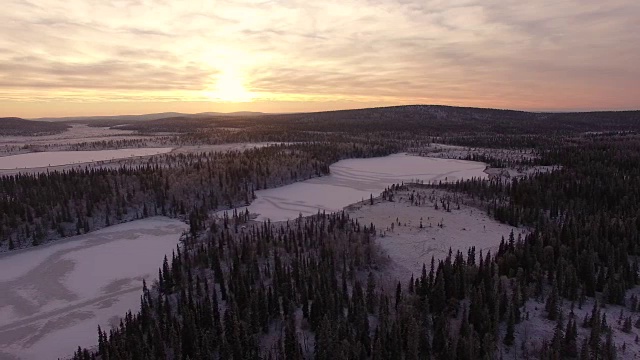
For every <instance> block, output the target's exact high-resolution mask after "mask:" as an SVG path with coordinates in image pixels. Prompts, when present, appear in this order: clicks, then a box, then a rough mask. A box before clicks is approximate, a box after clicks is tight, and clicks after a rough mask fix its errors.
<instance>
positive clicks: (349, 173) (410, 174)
mask: <svg viewBox="0 0 640 360" xmlns="http://www.w3.org/2000/svg"><path fill="white" fill-rule="evenodd" d="M485 168H486V164H484V163H480V162H474V161H464V160H452V159H436V158H429V157H421V156H414V155H408V154H406V153H401V154H394V155H390V156H386V157H378V158H369V159H349V160H342V161H339V162H337V163H335V164H333V165H331V168H330V169H331V175H329V176H323V177H319V178H314V179H310V180H307V181H303V182H297V183H294V184H291V185H286V186H282V187H278V188H273V189H266V190H259V191H256V200H255V201H253V202H252V203H251V204H250V206H248V207H243V208H239V209H238V211H243V212H244V211H245V209H247V208H248V210H249V212H250V213H252V214H258V216H257V219H256V220H258V221H266V220H267V219H268V220H271V221H285V220H291V219H295V218H297V217H298V216H299V215H300V214H302V215H303V216H308V215H313V214H316V213H317V212H318V211H326V212H335V211H340V210H342V209H343V208H344V207H345V206H347V205H350V204H353V203H356V202H358V201H361V200H363V199H368V198H369V197H370V196H371V195H373V196H378V195H379V194H380V193H381V192H382V191H384V189H385V188H387V187H389V186H391V185H392V184H400V183H402V182H410V181H415V180H421V181H424V182H431V181H440V180H442V181H456V180H460V179H470V178H472V177H476V178H487V174H486V173H484V169H485ZM227 212H228V213H230V211H228V210H227ZM222 213H223V212H220V215H222Z"/></svg>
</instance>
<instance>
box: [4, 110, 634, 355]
mask: <svg viewBox="0 0 640 360" xmlns="http://www.w3.org/2000/svg"><path fill="white" fill-rule="evenodd" d="M154 121H155V123H154V122H149V123H148V124H145V122H140V123H137V124H135V125H132V129H135V130H138V131H149V129H152V128H153V126H154V125H153V124H157V123H161V124H165V125H167V126H168V125H169V124H171V121H164V122H161V121H157V120H154ZM232 126H235V127H236V128H237V129H239V130H237V131H229V132H225V131H224V130H223V131H218V130H217V129H218V128H229V127H232ZM185 129H186V130H185ZM639 131H640V112H619V113H615V112H609V113H584V114H580V113H572V114H533V113H523V112H513V111H501V110H483V109H466V108H449V107H442V108H435V109H434V108H433V107H399V108H381V109H364V110H355V111H340V112H326V113H317V114H295V115H294V114H288V115H273V116H264V117H257V118H256V117H252V118H233V119H231V118H224V117H221V118H215V119H208V120H202V119H200V120H198V121H195V120H193V121H191V120H190V121H189V122H188V126H186V127H183V132H182V133H181V134H180V135H176V136H177V140H176V141H181V142H182V143H198V142H200V143H223V142H234V141H282V142H285V143H282V144H280V145H277V146H270V147H264V148H257V149H252V150H247V151H244V152H239V151H234V152H227V153H222V152H216V153H211V152H203V153H197V154H171V153H170V154H167V155H158V156H155V157H152V158H149V159H147V160H145V162H144V163H140V164H137V165H135V166H122V167H116V168H113V167H112V168H91V167H87V168H86V169H83V170H78V169H74V170H70V171H61V172H58V171H54V172H48V173H41V174H20V175H12V176H3V177H1V178H0V195H1V197H0V214H1V216H0V242H1V243H0V247H1V246H6V248H7V250H13V249H19V248H24V247H30V246H38V245H39V244H42V243H44V242H49V241H55V240H56V239H60V238H64V237H68V236H73V235H76V234H83V233H87V232H91V231H93V230H96V229H100V228H103V227H106V226H109V225H113V224H117V223H121V222H124V221H129V220H133V219H139V218H144V217H149V216H154V215H166V216H170V217H176V218H179V219H182V220H184V221H185V222H187V223H188V224H189V228H190V229H189V233H188V234H187V235H186V236H185V237H184V240H183V241H182V243H181V244H180V246H178V247H177V248H176V249H175V251H174V253H173V255H172V256H170V257H167V258H165V259H164V260H163V261H162V266H161V267H160V269H159V271H158V281H157V282H154V283H153V284H150V283H149V284H146V285H145V287H144V289H143V293H142V296H141V300H140V309H139V311H136V312H130V313H127V314H126V315H125V314H123V318H122V320H121V322H120V324H119V326H117V327H115V328H113V329H98V330H97V333H96V337H97V339H98V346H97V348H92V349H83V348H78V349H77V350H76V353H75V354H74V357H73V358H74V359H83V360H84V359H102V360H105V359H112V360H113V359H132V360H138V359H139V360H143V359H176V360H177V359H191V360H195V359H286V360H293V359H322V360H325V359H332V360H333V359H501V358H505V359H506V358H514V354H517V355H515V356H516V357H515V358H522V359H527V358H530V359H617V358H618V359H620V358H625V354H624V353H623V352H622V351H621V350H620V347H621V345H622V344H616V339H614V338H613V337H612V331H611V329H612V327H621V328H622V329H623V331H625V332H626V330H627V329H631V327H632V326H638V327H640V320H638V319H640V317H638V315H635V317H633V318H632V317H629V318H627V319H621V321H620V324H621V325H618V324H617V323H616V321H615V319H607V318H606V316H604V315H603V313H602V311H601V310H602V309H603V308H605V307H606V306H610V305H611V306H613V305H617V306H623V307H625V308H627V309H629V311H630V312H631V313H636V312H638V311H640V307H639V306H638V305H639V304H638V299H637V298H636V297H635V296H630V295H629V290H631V289H633V288H635V287H637V286H639V285H640V279H639V278H638V272H639V271H640V235H639V233H640V205H639V204H640V133H639ZM178 139H179V140H178ZM431 143H443V144H450V145H458V146H463V147H477V148H485V149H509V150H512V151H515V152H518V151H521V152H522V154H532V155H535V156H524V155H523V156H522V157H521V158H518V157H515V158H511V159H508V160H505V159H504V158H499V157H497V156H496V155H495V154H496V153H495V152H492V151H486V153H483V154H480V155H477V154H476V155H473V156H469V157H468V159H469V160H476V161H483V162H485V163H487V164H489V165H490V166H492V167H496V168H502V167H514V166H554V167H555V168H554V170H553V171H546V172H532V173H530V174H528V175H526V176H523V177H514V178H509V179H504V178H500V177H492V178H490V179H488V180H480V179H470V180H466V181H457V182H453V183H433V184H423V185H421V186H422V187H425V188H433V189H437V190H441V191H447V192H451V193H455V194H459V195H460V196H464V197H465V198H468V199H473V200H474V201H476V202H477V203H479V204H482V205H481V207H482V211H485V212H486V213H487V214H489V215H490V216H491V217H493V218H495V219H496V220H498V221H500V222H503V223H506V224H509V225H512V226H517V227H522V228H526V229H529V231H528V232H527V233H526V235H524V236H519V237H515V236H513V234H512V236H510V237H509V238H508V239H503V240H502V242H501V243H500V246H499V248H498V250H497V251H494V252H482V251H476V249H474V248H471V249H469V251H467V252H454V251H450V252H449V254H448V256H447V257H446V258H445V259H444V260H441V261H432V262H431V263H426V264H424V266H423V270H422V272H421V274H414V276H413V277H411V278H408V279H398V281H397V282H396V281H395V280H394V281H390V280H389V278H388V277H387V276H385V275H384V271H383V270H384V267H385V255H384V254H382V253H381V252H380V249H379V248H378V247H377V246H376V238H377V236H378V235H379V233H380V230H381V229H376V228H375V226H373V224H364V223H360V222H359V221H358V220H357V219H355V218H351V217H350V216H349V214H348V213H347V212H338V213H334V214H326V213H318V214H317V215H315V216H311V217H306V218H303V217H300V218H298V219H297V220H295V221H289V222H286V223H270V222H265V223H258V222H253V221H251V219H250V218H249V214H245V213H237V212H235V213H233V215H231V216H225V217H224V218H214V217H212V216H210V214H211V212H212V211H213V210H221V209H229V208H233V207H236V206H239V205H246V204H248V203H250V202H251V201H252V200H253V199H254V192H255V191H256V190H260V189H266V188H272V187H276V186H280V185H283V184H289V183H293V182H296V181H301V180H304V179H309V178H312V177H317V176H323V175H326V174H328V173H329V165H331V164H332V163H334V162H336V161H338V160H341V159H347V158H362V157H376V156H385V155H389V154H393V153H397V152H403V151H410V152H420V151H422V150H424V149H426V148H428V147H429V145H430V144H431ZM407 186H408V185H407V184H397V185H394V186H392V187H390V188H388V189H387V190H385V193H384V194H383V196H381V197H380V201H394V199H393V196H392V195H393V194H394V193H395V192H397V191H401V190H406V189H407ZM372 203H373V199H372ZM159 260H160V259H159ZM534 299H535V300H538V301H540V302H541V303H543V304H544V305H543V306H544V312H545V316H546V320H548V321H552V322H554V324H555V331H554V333H553V334H552V336H550V337H549V339H548V340H547V341H546V342H545V343H544V344H543V345H542V346H541V347H540V348H538V349H523V348H522V347H521V346H520V344H518V343H516V341H515V336H514V333H515V332H516V330H517V329H518V325H519V324H520V323H521V322H522V321H523V320H524V319H525V318H526V317H528V316H529V315H528V314H527V311H525V304H526V303H527V301H529V300H534ZM587 302H589V303H595V304H597V305H594V306H593V310H592V311H591V310H590V311H589V313H590V315H589V316H588V317H585V318H578V317H577V316H576V315H575V314H574V312H573V308H574V307H576V308H577V307H580V308H582V306H586V305H584V304H585V303H587ZM569 305H571V308H569ZM636 322H637V324H638V325H635V324H636ZM583 329H586V331H587V332H588V334H589V335H588V336H587V337H581V336H578V333H579V330H580V331H583ZM583 332H584V331H583ZM505 349H517V352H515V353H514V352H511V353H510V355H505V354H504V351H505Z"/></svg>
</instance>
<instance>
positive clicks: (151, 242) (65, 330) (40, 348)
mask: <svg viewBox="0 0 640 360" xmlns="http://www.w3.org/2000/svg"><path fill="white" fill-rule="evenodd" d="M186 228H187V226H186V225H185V224H184V223H182V222H180V221H178V220H172V219H169V218H165V217H154V218H149V219H144V220H136V221H132V222H129V223H125V224H120V225H115V226H111V227H108V228H106V229H102V230H98V231H96V232H93V233H90V234H86V235H80V236H75V237H72V238H69V239H67V240H62V241H58V242H55V243H51V244H49V245H45V246H42V247H36V248H31V249H26V250H19V251H14V252H11V253H8V254H5V255H2V256H0V289H1V291H0V359H4V358H19V359H43V358H57V357H64V356H68V355H71V353H72V352H73V351H74V350H75V349H76V348H77V347H78V346H79V345H80V346H83V347H91V346H95V345H96V343H97V331H96V330H97V328H98V325H100V326H101V327H102V328H103V329H104V330H106V331H108V329H109V328H110V327H111V326H113V325H115V324H117V323H118V322H119V319H120V317H121V316H123V315H124V314H125V313H126V312H127V311H129V310H132V311H137V310H138V307H139V305H140V295H141V289H142V280H143V279H146V280H147V283H148V284H149V285H151V282H152V281H153V279H155V278H156V276H157V271H158V268H159V267H160V266H161V265H162V259H163V257H164V255H165V254H169V255H170V254H171V252H172V250H174V249H175V247H176V245H177V243H178V239H179V237H180V235H181V233H182V232H183V231H184V230H186Z"/></svg>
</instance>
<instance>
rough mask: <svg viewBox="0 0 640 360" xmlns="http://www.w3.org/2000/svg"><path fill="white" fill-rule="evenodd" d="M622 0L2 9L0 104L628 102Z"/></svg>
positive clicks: (64, 0)
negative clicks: (229, 84) (228, 95)
mask: <svg viewBox="0 0 640 360" xmlns="http://www.w3.org/2000/svg"><path fill="white" fill-rule="evenodd" d="M638 17H640V3H638V2H637V1H635V0H612V1H607V2H602V1H597V0H567V1H561V2H558V1H551V0H536V1H529V2H522V1H518V0H484V1H480V0H454V1H445V0H400V1H390V0H354V1H348V2H345V1H338V0H326V1H322V2H309V1H302V0H279V1H276V0H274V1H252V0H241V1H223V0H184V1H170V0H111V1H104V0H102V1H99V0H41V1H38V2H34V1H23V0H8V1H7V3H6V4H3V12H2V13H0V33H2V34H3V36H2V37H0V100H5V101H18V100H20V101H23V102H28V101H29V99H47V98H50V99H53V98H56V99H64V100H65V101H98V102H99V101H111V100H113V99H117V100H118V101H139V100H140V99H141V98H144V99H145V101H154V99H155V100H157V101H167V100H176V99H182V100H185V99H191V100H198V101H199V100H203V99H205V96H204V95H203V91H205V90H206V89H208V88H210V87H211V86H212V85H215V81H216V77H217V76H222V75H224V74H226V76H227V77H228V74H230V73H232V74H237V75H238V77H239V80H238V81H241V82H242V83H243V84H244V86H245V87H246V88H247V90H248V91H250V92H252V93H254V94H255V95H256V99H258V100H260V99H261V100H262V101H276V100H280V101H285V100H286V101H289V100H291V99H293V100H294V101H304V102H313V101H323V102H325V101H332V99H333V100H335V101H338V100H340V101H343V100H347V99H360V100H362V101H367V102H373V103H375V102H376V101H379V102H381V103H388V102H391V103H407V102H436V103H450V104H460V105H481V106H495V107H514V108H546V109H548V108H558V109H563V108H588V107H592V106H594V104H595V106H598V107H600V108H622V107H625V108H632V107H637V106H639V105H640V104H639V103H638V99H640V86H639V85H638V83H640V69H639V68H638V67H637V65H636V64H638V63H640V47H638V46H636V44H640V23H639V22H638V21H637V19H638Z"/></svg>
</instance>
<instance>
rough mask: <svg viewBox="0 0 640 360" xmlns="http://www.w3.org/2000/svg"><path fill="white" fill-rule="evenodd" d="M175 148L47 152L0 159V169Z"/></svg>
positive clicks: (76, 162)
mask: <svg viewBox="0 0 640 360" xmlns="http://www.w3.org/2000/svg"><path fill="white" fill-rule="evenodd" d="M171 150H173V148H170V147H164V148H134V149H118V150H98V151H47V152H35V153H27V154H19V155H11V156H4V157H0V169H4V170H8V169H31V168H43V167H50V166H59V165H69V164H82V163H90V162H97V161H108V160H115V159H126V158H132V157H139V156H151V155H158V154H166V153H168V152H171Z"/></svg>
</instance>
